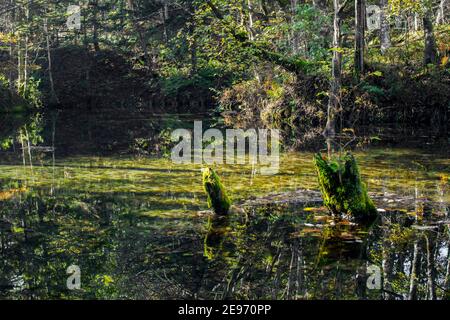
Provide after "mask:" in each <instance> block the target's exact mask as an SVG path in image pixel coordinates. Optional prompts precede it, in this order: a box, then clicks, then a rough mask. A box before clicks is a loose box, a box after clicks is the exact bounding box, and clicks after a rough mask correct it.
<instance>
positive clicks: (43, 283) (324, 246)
mask: <svg viewBox="0 0 450 320" xmlns="http://www.w3.org/2000/svg"><path fill="white" fill-rule="evenodd" d="M444 150H445V148H444ZM355 155H356V158H357V160H358V162H359V164H360V167H361V171H362V175H363V178H364V180H365V181H366V182H367V184H368V189H369V191H370V193H371V196H372V197H373V199H374V200H375V202H376V204H377V207H378V208H379V211H380V218H379V219H378V220H377V221H376V222H375V223H374V225H372V226H370V227H364V228H362V227H359V226H357V225H353V224H352V223H350V222H348V221H334V220H332V219H330V218H329V217H328V216H327V214H326V211H325V210H324V208H322V207H321V203H320V198H318V196H317V192H315V190H317V189H318V185H317V180H316V176H315V173H314V170H313V166H312V156H313V155H312V153H308V152H303V153H284V154H283V155H282V157H281V163H280V172H279V173H278V174H277V175H275V176H261V175H258V174H254V173H252V172H253V170H252V168H251V167H250V166H231V165H223V166H218V167H216V169H217V171H218V172H219V174H220V175H221V177H222V179H223V182H224V184H225V186H226V187H227V189H228V191H229V194H230V197H231V198H232V199H233V202H234V203H235V204H236V206H237V207H238V209H236V210H234V213H233V214H231V215H230V217H228V218H226V219H225V218H222V219H218V218H214V217H213V216H212V215H211V214H210V212H208V211H207V206H206V197H205V195H204V192H203V190H202V185H201V172H200V169H201V167H200V166H197V165H175V164H173V163H172V162H171V161H170V159H167V158H163V157H161V158H151V157H131V156H120V157H92V156H78V157H65V158H60V159H58V158H57V159H56V161H55V163H54V164H53V163H52V159H51V157H50V158H49V157H43V158H41V160H36V161H35V163H34V164H33V167H32V168H31V167H30V166H29V165H26V166H24V165H23V164H21V163H20V162H17V161H11V160H9V158H8V159H7V158H6V157H4V158H3V159H1V161H0V162H1V165H0V243H1V246H0V298H3V299H16V298H18V299H48V298H57V299H59V298H81V299H88V298H101V299H187V298H195V299H197V298H198V299H230V298H231V299H233V298H239V299H432V298H436V299H442V298H448V297H449V281H448V280H449V245H450V241H449V237H450V234H449V224H450V220H449V211H450V185H449V176H450V159H449V156H448V153H447V152H445V151H444V152H443V151H442V148H440V151H433V149H430V148H427V149H426V150H424V149H405V148H383V147H378V148H370V149H366V150H364V151H359V152H356V153H355ZM0 157H1V155H0ZM299 190H310V191H299ZM239 208H240V209H239ZM243 210H245V212H247V214H246V215H245V214H243V213H242V212H243ZM70 265H78V266H79V267H80V269H81V289H80V290H68V289H67V286H66V280H67V277H68V275H67V274H66V269H67V267H68V266H70ZM368 268H369V269H372V270H374V269H373V268H375V270H376V269H377V268H378V270H379V271H380V279H381V287H377V286H375V287H376V288H373V286H372V287H371V286H370V285H369V286H367V278H368V276H369V275H370V273H368V271H367V270H368Z"/></svg>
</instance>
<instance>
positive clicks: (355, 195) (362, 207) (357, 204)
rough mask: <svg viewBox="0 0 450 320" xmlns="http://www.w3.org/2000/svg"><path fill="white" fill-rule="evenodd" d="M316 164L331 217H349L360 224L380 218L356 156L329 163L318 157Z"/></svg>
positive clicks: (317, 155)
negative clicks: (344, 215) (362, 176)
mask: <svg viewBox="0 0 450 320" xmlns="http://www.w3.org/2000/svg"><path fill="white" fill-rule="evenodd" d="M314 164H315V167H316V171H317V176H318V179H319V186H320V191H321V193H322V196H323V201H324V204H325V206H327V208H328V209H329V210H330V211H331V212H332V213H334V214H348V215H351V216H353V217H354V218H356V219H359V220H361V219H368V218H371V217H374V216H376V215H377V210H376V208H375V205H374V204H373V202H372V200H371V199H370V198H369V195H368V194H367V188H366V185H365V184H364V183H363V182H362V181H361V176H360V174H359V170H358V165H357V163H356V160H355V158H354V157H353V155H351V154H350V153H347V154H346V155H345V156H344V158H343V159H342V161H340V160H339V159H338V160H337V161H326V160H325V159H323V158H322V156H321V155H320V154H316V155H315V156H314Z"/></svg>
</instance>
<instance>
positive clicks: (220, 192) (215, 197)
mask: <svg viewBox="0 0 450 320" xmlns="http://www.w3.org/2000/svg"><path fill="white" fill-rule="evenodd" d="M203 188H204V189H205V192H206V194H207V196H208V207H209V208H210V209H212V210H213V211H214V213H215V214H217V215H221V216H224V215H227V214H228V213H229V211H230V207H231V200H230V198H229V197H228V195H227V192H226V191H225V187H224V186H223V184H222V182H221V181H220V178H219V176H218V175H217V174H216V172H215V171H214V170H213V169H211V168H206V169H203Z"/></svg>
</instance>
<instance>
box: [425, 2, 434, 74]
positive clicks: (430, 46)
mask: <svg viewBox="0 0 450 320" xmlns="http://www.w3.org/2000/svg"><path fill="white" fill-rule="evenodd" d="M431 18H432V13H431V10H430V9H428V10H427V12H426V13H425V16H424V17H423V30H424V35H425V52H424V64H425V65H427V64H430V63H432V64H434V63H436V62H437V48H436V40H435V38H434V34H433V23H432V22H431V21H432V19H431Z"/></svg>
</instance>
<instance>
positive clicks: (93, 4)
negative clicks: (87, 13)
mask: <svg viewBox="0 0 450 320" xmlns="http://www.w3.org/2000/svg"><path fill="white" fill-rule="evenodd" d="M91 8H92V11H93V13H92V14H93V16H92V28H93V37H92V42H93V44H94V50H95V51H100V45H99V44H98V19H97V13H98V0H94V1H92V2H91Z"/></svg>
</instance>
